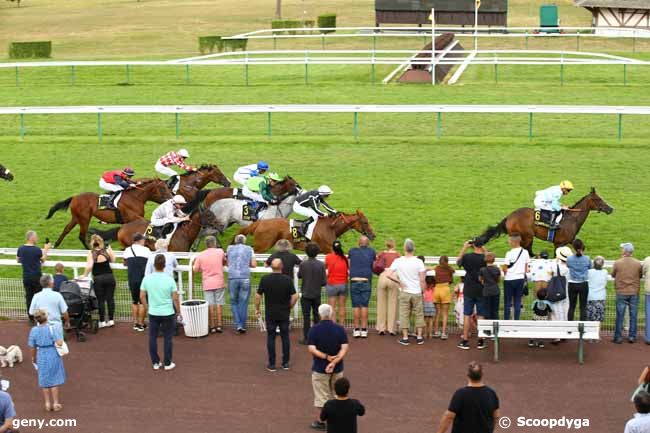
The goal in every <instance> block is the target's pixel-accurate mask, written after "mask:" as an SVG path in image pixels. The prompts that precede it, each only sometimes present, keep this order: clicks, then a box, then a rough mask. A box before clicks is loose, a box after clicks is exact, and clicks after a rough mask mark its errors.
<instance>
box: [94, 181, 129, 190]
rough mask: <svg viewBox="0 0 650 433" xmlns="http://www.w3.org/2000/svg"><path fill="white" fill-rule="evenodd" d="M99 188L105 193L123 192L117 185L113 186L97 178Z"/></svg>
mask: <svg viewBox="0 0 650 433" xmlns="http://www.w3.org/2000/svg"><path fill="white" fill-rule="evenodd" d="M99 187H100V188H101V189H103V190H105V191H109V192H118V191H123V190H124V188H122V187H121V186H119V185H115V184H113V183H108V182H106V181H105V180H104V179H102V178H99Z"/></svg>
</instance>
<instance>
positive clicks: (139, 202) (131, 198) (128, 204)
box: [45, 178, 172, 248]
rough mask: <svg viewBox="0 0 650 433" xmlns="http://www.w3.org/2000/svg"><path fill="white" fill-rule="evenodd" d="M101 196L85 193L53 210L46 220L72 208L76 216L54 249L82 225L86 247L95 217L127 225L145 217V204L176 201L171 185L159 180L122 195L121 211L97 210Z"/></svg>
mask: <svg viewBox="0 0 650 433" xmlns="http://www.w3.org/2000/svg"><path fill="white" fill-rule="evenodd" d="M98 198H99V194H97V193H94V192H83V193H81V194H79V195H75V196H73V197H68V198H67V199H65V200H63V201H60V202H58V203H56V204H55V205H54V206H52V207H51V208H50V211H49V213H48V214H47V217H45V219H50V218H52V215H54V214H55V213H56V212H57V211H59V210H67V209H68V208H69V209H70V213H71V214H72V217H71V218H70V222H69V223H68V224H67V225H66V226H65V228H64V229H63V232H61V235H60V236H59V238H58V239H57V240H56V242H55V244H54V247H55V248H56V247H58V246H59V245H60V244H61V242H63V239H64V238H65V237H66V236H67V234H68V233H70V231H71V230H72V229H73V228H74V227H75V226H76V225H77V224H79V240H80V241H81V243H82V244H83V246H84V247H86V248H87V247H88V246H87V243H86V233H87V231H88V226H89V225H90V220H91V218H92V217H93V216H94V217H95V218H97V219H98V220H100V221H104V222H106V223H118V224H120V223H124V222H130V221H133V220H136V219H139V218H142V217H144V203H145V202H147V201H150V200H151V201H154V202H156V203H163V202H164V201H166V200H169V199H170V198H172V192H171V191H170V190H169V187H168V186H167V183H166V182H165V181H163V180H160V179H158V178H155V179H141V180H139V181H137V183H136V185H135V187H133V188H129V189H128V190H126V191H124V192H123V193H122V198H120V201H119V203H118V206H117V207H118V209H117V211H115V210H112V209H101V210H100V209H97V206H98Z"/></svg>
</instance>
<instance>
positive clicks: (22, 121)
mask: <svg viewBox="0 0 650 433" xmlns="http://www.w3.org/2000/svg"><path fill="white" fill-rule="evenodd" d="M24 138H25V113H20V139H21V140H22V139H24Z"/></svg>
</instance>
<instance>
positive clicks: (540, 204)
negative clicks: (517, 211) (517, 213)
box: [534, 196, 553, 211]
mask: <svg viewBox="0 0 650 433" xmlns="http://www.w3.org/2000/svg"><path fill="white" fill-rule="evenodd" d="M534 204H535V209H543V210H550V211H552V210H553V208H552V207H551V203H550V202H549V201H548V200H545V199H544V197H543V196H535V201H534Z"/></svg>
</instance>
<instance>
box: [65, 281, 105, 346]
mask: <svg viewBox="0 0 650 433" xmlns="http://www.w3.org/2000/svg"><path fill="white" fill-rule="evenodd" d="M60 292H61V295H62V296H63V299H64V300H65V303H66V305H67V306H68V315H69V316H70V325H71V326H72V328H73V329H74V330H75V334H76V336H77V341H80V342H83V341H86V334H85V333H84V332H83V330H90V332H92V333H93V334H96V333H97V329H98V328H99V321H98V320H94V319H93V316H92V312H93V311H94V310H97V309H98V305H99V304H98V302H97V297H96V296H95V291H94V290H93V289H92V286H91V282H90V281H84V280H70V281H65V282H63V283H61V288H60Z"/></svg>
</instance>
